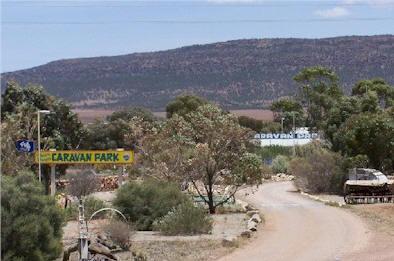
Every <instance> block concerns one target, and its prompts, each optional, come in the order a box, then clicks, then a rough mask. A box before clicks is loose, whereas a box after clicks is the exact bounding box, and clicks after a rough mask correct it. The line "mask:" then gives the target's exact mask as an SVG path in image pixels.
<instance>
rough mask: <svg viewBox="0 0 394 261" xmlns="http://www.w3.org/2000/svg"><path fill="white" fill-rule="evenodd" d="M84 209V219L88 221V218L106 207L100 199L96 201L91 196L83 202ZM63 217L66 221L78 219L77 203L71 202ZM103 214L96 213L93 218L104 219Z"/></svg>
mask: <svg viewBox="0 0 394 261" xmlns="http://www.w3.org/2000/svg"><path fill="white" fill-rule="evenodd" d="M84 207H85V218H86V219H89V218H90V216H91V215H92V214H93V213H94V212H96V211H97V210H99V209H101V208H105V207H107V205H106V204H105V202H104V201H102V200H100V199H96V198H94V197H92V196H90V197H87V198H85V200H84ZM64 211H65V215H66V219H67V220H76V219H78V202H77V201H76V202H73V203H72V204H70V205H69V207H68V208H66V209H65V210H64ZM105 214H106V213H105V212H101V213H98V214H97V215H96V216H95V218H104V217H105Z"/></svg>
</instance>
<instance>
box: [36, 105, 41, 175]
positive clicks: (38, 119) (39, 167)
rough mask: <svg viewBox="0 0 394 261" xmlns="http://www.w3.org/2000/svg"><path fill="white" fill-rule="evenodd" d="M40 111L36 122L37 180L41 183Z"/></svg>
mask: <svg viewBox="0 0 394 261" xmlns="http://www.w3.org/2000/svg"><path fill="white" fill-rule="evenodd" d="M40 114H41V113H40V111H39V110H38V111H37V122H38V180H39V181H40V183H41V137H40V136H41V133H40Z"/></svg>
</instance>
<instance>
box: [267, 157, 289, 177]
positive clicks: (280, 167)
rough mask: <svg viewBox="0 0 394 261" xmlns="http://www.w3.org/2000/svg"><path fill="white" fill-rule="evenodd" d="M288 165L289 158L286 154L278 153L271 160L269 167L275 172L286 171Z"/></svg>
mask: <svg viewBox="0 0 394 261" xmlns="http://www.w3.org/2000/svg"><path fill="white" fill-rule="evenodd" d="M288 167H289V160H288V158H287V157H286V156H282V155H278V156H276V158H275V159H274V160H273V161H272V166H271V168H272V170H273V171H274V172H275V173H286V172H287V168H288Z"/></svg>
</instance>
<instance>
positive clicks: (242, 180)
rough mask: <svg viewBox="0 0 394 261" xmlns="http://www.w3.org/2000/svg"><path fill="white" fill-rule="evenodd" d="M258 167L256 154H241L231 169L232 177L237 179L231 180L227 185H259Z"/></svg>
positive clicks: (258, 161) (258, 160)
mask: <svg viewBox="0 0 394 261" xmlns="http://www.w3.org/2000/svg"><path fill="white" fill-rule="evenodd" d="M260 165H261V161H260V159H259V157H258V156H257V155H256V154H253V153H248V152H247V153H245V154H243V155H242V156H241V158H240V160H239V162H238V164H237V165H236V166H235V167H234V169H233V173H234V174H233V175H234V176H236V177H238V178H232V179H231V180H230V181H229V182H228V183H229V184H232V185H242V184H252V185H254V184H260V183H261V171H260ZM225 178H226V177H225Z"/></svg>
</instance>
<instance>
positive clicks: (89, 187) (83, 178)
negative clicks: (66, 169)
mask: <svg viewBox="0 0 394 261" xmlns="http://www.w3.org/2000/svg"><path fill="white" fill-rule="evenodd" d="M68 180H69V181H70V184H69V185H68V186H67V190H68V193H69V194H71V195H73V196H75V197H77V198H79V199H81V198H82V197H84V196H87V195H89V194H90V193H93V192H95V191H97V189H98V188H99V186H100V182H99V180H98V178H97V176H96V174H95V173H94V172H93V171H92V170H89V169H85V170H81V171H78V172H77V173H75V174H72V175H70V176H69V177H68Z"/></svg>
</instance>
